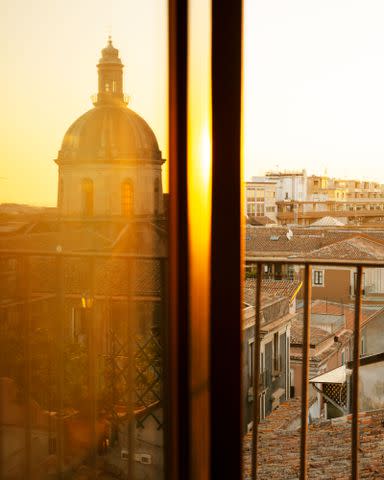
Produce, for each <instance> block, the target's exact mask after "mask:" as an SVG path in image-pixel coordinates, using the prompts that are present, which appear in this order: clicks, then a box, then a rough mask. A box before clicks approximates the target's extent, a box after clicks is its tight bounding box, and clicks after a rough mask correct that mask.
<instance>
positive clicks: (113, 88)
mask: <svg viewBox="0 0 384 480" xmlns="http://www.w3.org/2000/svg"><path fill="white" fill-rule="evenodd" d="M123 68H124V65H123V64H122V63H121V60H120V58H119V50H118V49H117V48H115V47H114V46H113V45H112V38H111V36H109V37H108V45H107V46H106V47H105V48H103V50H102V51H101V58H100V60H99V63H98V64H97V69H98V76H99V86H98V93H97V98H96V101H95V102H94V105H95V106H100V105H110V104H120V105H127V103H128V102H126V101H125V97H124V93H123Z"/></svg>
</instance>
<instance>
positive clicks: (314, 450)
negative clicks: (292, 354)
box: [243, 399, 384, 480]
mask: <svg viewBox="0 0 384 480" xmlns="http://www.w3.org/2000/svg"><path fill="white" fill-rule="evenodd" d="M299 416H300V401H299V399H294V400H290V401H289V402H285V403H283V404H282V405H281V406H280V407H279V408H278V409H277V410H275V411H274V412H272V414H271V415H270V416H269V417H267V419H266V420H264V421H262V422H261V423H260V425H259V442H258V453H259V455H258V478H260V479H263V480H265V479H268V480H283V479H285V480H294V479H297V478H299V471H300V467H299V463H300V454H299V450H300V427H299V426H298V427H297V425H300V423H299V422H298V419H299ZM383 421H384V410H377V411H375V412H370V413H363V414H361V415H360V418H359V423H360V436H361V443H360V478H361V479H372V480H373V479H383V478H384V428H383V425H382V422H383ZM350 442H351V419H350V416H348V417H342V418H340V419H335V421H330V420H327V421H321V422H319V423H315V424H312V425H310V426H309V435H308V446H309V451H308V466H309V478H310V479H312V478H313V479H323V480H344V479H345V480H347V479H349V478H350V468H351V467H350V462H351V457H350V451H351V444H350ZM251 451H252V434H247V435H246V437H245V441H244V448H243V459H244V473H245V475H244V476H245V479H249V478H250V470H251Z"/></svg>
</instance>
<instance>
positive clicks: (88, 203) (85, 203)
mask: <svg viewBox="0 0 384 480" xmlns="http://www.w3.org/2000/svg"><path fill="white" fill-rule="evenodd" d="M81 197H82V212H83V215H84V216H85V217H91V216H92V215H93V181H92V180H91V179H90V178H84V179H83V180H82V181H81Z"/></svg>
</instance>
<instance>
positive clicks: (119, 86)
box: [0, 36, 167, 480]
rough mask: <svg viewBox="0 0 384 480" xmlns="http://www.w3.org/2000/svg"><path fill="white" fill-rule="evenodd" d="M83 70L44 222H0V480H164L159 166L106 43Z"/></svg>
mask: <svg viewBox="0 0 384 480" xmlns="http://www.w3.org/2000/svg"><path fill="white" fill-rule="evenodd" d="M96 52H97V46H96V47H95V53H96ZM77 53H78V52H72V54H73V55H74V56H75V55H76V54H77ZM84 60H86V61H88V60H89V59H84ZM97 69H98V93H97V95H96V96H94V98H93V105H94V106H93V108H91V109H90V110H88V111H87V112H86V113H84V114H82V115H81V116H79V118H77V119H76V120H75V121H74V122H73V123H72V124H71V126H70V127H69V128H68V130H67V131H66V133H65V135H64V138H63V140H62V143H61V147H60V150H59V152H58V156H57V159H56V160H55V162H56V164H57V166H58V186H59V188H58V205H57V208H50V209H48V208H47V209H45V208H41V209H37V208H36V209H35V208H34V207H26V206H20V205H15V206H14V207H13V208H14V211H11V210H10V211H5V210H2V211H1V219H0V275H1V285H2V288H1V292H0V351H1V357H2V360H1V362H0V422H1V430H0V477H1V478H4V479H9V480H13V479H19V478H26V479H35V478H36V479H59V478H60V479H64V478H66V479H72V478H73V479H80V478H82V479H91V478H92V479H96V478H105V479H107V478H111V479H112V478H130V479H137V480H141V479H142V480H144V479H151V480H152V479H153V480H158V479H162V478H164V455H163V450H164V436H163V435H164V433H163V432H164V419H163V355H164V345H163V333H164V331H163V327H164V324H165V318H164V312H165V296H164V292H165V290H166V289H165V284H164V280H165V278H166V275H165V271H166V262H167V258H166V256H167V235H166V212H165V208H164V195H163V191H162V165H163V164H164V162H165V160H164V159H163V157H162V153H161V151H160V149H159V145H158V140H157V138H156V136H155V133H154V131H153V130H152V128H151V127H150V126H149V125H148V123H147V122H146V121H145V120H144V119H143V118H142V117H141V116H139V115H138V114H137V113H136V112H135V111H134V110H132V109H131V108H130V105H128V103H129V101H128V100H129V99H128V97H127V96H126V95H125V94H124V89H123V75H124V69H123V64H122V59H121V56H120V54H119V50H118V49H117V48H116V46H115V44H114V42H113V40H112V37H111V36H109V38H108V39H107V42H106V46H105V47H104V48H103V49H102V51H101V56H100V60H99V62H98V64H97ZM75 115H76V114H75ZM21 140H23V139H21ZM0 210H1V207H0Z"/></svg>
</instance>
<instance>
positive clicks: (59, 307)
mask: <svg viewBox="0 0 384 480" xmlns="http://www.w3.org/2000/svg"><path fill="white" fill-rule="evenodd" d="M55 263H56V318H57V333H56V335H57V337H56V338H57V370H58V372H57V378H58V383H57V386H58V389H57V396H58V415H57V458H58V462H57V463H58V472H57V473H58V478H59V479H61V478H63V475H64V449H65V445H64V425H63V418H64V398H63V397H64V335H65V334H64V315H65V312H64V305H65V295H64V261H63V257H62V256H61V255H60V254H58V255H57V256H56V262H55Z"/></svg>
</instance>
